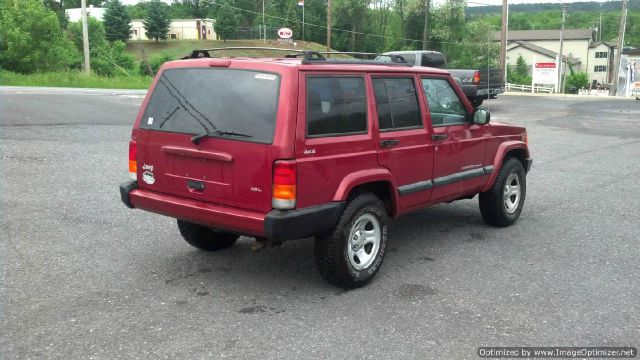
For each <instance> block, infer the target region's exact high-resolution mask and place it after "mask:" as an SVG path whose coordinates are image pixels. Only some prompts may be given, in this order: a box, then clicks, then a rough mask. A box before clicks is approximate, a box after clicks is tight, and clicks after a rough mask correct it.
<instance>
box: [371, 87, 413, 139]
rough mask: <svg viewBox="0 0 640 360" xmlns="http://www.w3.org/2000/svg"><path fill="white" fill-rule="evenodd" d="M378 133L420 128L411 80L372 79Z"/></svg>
mask: <svg viewBox="0 0 640 360" xmlns="http://www.w3.org/2000/svg"><path fill="white" fill-rule="evenodd" d="M373 91H374V93H375V97H376V108H377V110H378V125H379V128H380V131H391V130H403V129H415V128H420V127H422V119H421V116H420V107H419V105H418V97H417V94H416V88H415V84H414V82H413V78H401V77H398V78H396V77H388V78H373Z"/></svg>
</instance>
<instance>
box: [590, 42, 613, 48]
mask: <svg viewBox="0 0 640 360" xmlns="http://www.w3.org/2000/svg"><path fill="white" fill-rule="evenodd" d="M600 45H606V46H608V47H610V48H615V47H618V45H616V44H614V43H612V42H607V41H594V42H592V43H591V45H589V47H590V48H592V49H593V48H594V47H598V46H600Z"/></svg>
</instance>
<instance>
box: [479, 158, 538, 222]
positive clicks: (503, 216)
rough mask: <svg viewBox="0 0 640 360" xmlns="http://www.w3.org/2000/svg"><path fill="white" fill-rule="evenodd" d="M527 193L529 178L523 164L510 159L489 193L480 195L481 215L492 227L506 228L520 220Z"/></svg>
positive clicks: (505, 163)
mask: <svg viewBox="0 0 640 360" xmlns="http://www.w3.org/2000/svg"><path fill="white" fill-rule="evenodd" d="M526 192H527V178H526V173H525V171H524V167H523V166H522V163H521V162H520V161H519V160H518V159H516V158H513V157H511V158H508V159H507V160H506V161H505V162H504V164H503V165H502V168H501V169H500V173H498V176H497V177H496V180H495V182H494V183H493V186H492V187H491V189H489V191H487V192H483V193H480V197H479V198H480V201H479V204H480V213H481V214H482V218H483V219H484V221H485V222H486V223H487V224H489V225H492V226H497V227H506V226H509V225H511V224H513V223H515V222H516V220H518V218H519V217H520V213H521V212H522V206H523V205H524V198H525V195H526Z"/></svg>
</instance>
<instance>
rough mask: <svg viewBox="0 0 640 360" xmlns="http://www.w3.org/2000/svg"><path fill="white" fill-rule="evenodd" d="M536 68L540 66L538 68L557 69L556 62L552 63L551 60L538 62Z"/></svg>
mask: <svg viewBox="0 0 640 360" xmlns="http://www.w3.org/2000/svg"><path fill="white" fill-rule="evenodd" d="M536 68H538V69H555V68H556V63H551V62H547V63H536Z"/></svg>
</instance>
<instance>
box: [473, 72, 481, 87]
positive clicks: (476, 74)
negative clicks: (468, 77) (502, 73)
mask: <svg viewBox="0 0 640 360" xmlns="http://www.w3.org/2000/svg"><path fill="white" fill-rule="evenodd" d="M473 84H474V85H479V84H480V71H478V70H476V71H475V72H474V73H473Z"/></svg>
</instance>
